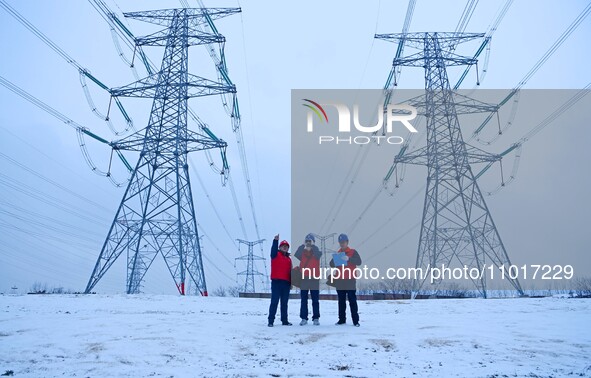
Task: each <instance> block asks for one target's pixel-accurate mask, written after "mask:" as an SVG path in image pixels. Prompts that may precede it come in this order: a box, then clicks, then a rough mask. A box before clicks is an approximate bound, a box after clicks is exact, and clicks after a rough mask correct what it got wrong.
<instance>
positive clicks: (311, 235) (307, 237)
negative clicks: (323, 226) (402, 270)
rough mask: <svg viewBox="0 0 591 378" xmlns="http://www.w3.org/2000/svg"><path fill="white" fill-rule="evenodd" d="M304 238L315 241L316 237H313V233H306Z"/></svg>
mask: <svg viewBox="0 0 591 378" xmlns="http://www.w3.org/2000/svg"><path fill="white" fill-rule="evenodd" d="M305 240H312V241H313V242H314V243H316V239H315V238H314V235H313V234H308V235H306V239H305Z"/></svg>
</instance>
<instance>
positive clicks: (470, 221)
mask: <svg viewBox="0 0 591 378" xmlns="http://www.w3.org/2000/svg"><path fill="white" fill-rule="evenodd" d="M483 36H484V34H476V33H403V34H378V35H376V36H375V37H376V38H378V39H384V40H389V41H394V42H398V44H399V49H400V47H401V46H403V45H407V46H410V47H412V48H415V49H417V50H418V52H417V53H415V54H412V55H409V56H404V57H403V56H401V57H396V58H395V59H394V62H393V66H394V67H401V66H410V67H420V68H423V69H424V71H425V94H424V95H423V96H419V97H418V98H415V99H412V100H411V101H410V102H409V104H410V105H413V106H415V107H417V108H418V109H419V114H423V115H424V116H425V118H426V120H427V145H426V146H425V147H422V148H419V149H417V150H415V151H410V152H404V153H403V154H401V155H399V156H396V157H395V159H394V164H404V163H406V164H416V165H424V166H426V167H427V190H426V192H425V202H424V208H423V217H422V225H421V234H420V236H419V247H418V252H417V260H416V268H421V269H424V270H428V269H429V267H431V268H434V267H439V268H440V267H441V265H442V264H445V266H446V267H449V266H450V264H452V263H453V264H456V263H459V264H460V265H464V266H467V267H468V268H470V269H471V268H477V269H478V270H479V271H483V270H484V269H485V266H490V265H495V266H496V267H498V268H501V267H502V269H504V270H505V276H507V277H509V278H508V279H507V281H509V283H510V284H511V285H512V286H513V287H514V288H515V290H516V291H517V292H518V293H519V294H520V295H523V290H522V289H521V285H520V284H519V281H518V280H517V279H512V278H510V277H511V276H510V274H509V272H508V269H509V268H508V267H509V266H510V265H511V261H510V260H509V256H508V255H507V251H506V250H505V246H504V244H503V242H502V241H501V236H500V235H499V232H498V230H497V227H496V225H495V223H494V222H493V219H492V216H491V214H490V211H489V209H488V206H487V205H486V202H485V201H484V197H483V195H482V192H481V191H480V188H479V186H478V183H477V179H478V176H477V175H474V173H473V171H472V167H471V165H472V164H476V163H490V162H496V161H499V160H500V159H501V156H500V155H498V154H491V153H488V152H485V151H482V150H480V149H478V148H476V147H474V146H471V145H469V144H468V143H466V142H464V139H463V137H462V131H461V129H460V122H459V120H458V114H470V113H478V112H491V111H495V110H496V109H497V106H496V105H489V104H484V103H481V102H480V101H476V100H473V99H471V98H468V97H465V96H460V95H458V94H456V93H455V92H454V91H452V89H451V87H450V85H449V80H448V76H447V66H459V65H472V64H477V61H476V59H475V58H469V57H463V56H460V55H457V54H455V53H454V51H455V48H456V46H457V45H458V44H459V43H462V42H466V41H469V40H473V39H476V38H482V37H483ZM477 68H478V67H477ZM470 279H471V280H472V282H473V284H474V285H475V286H476V288H477V289H478V291H479V292H480V294H481V295H482V296H483V297H484V298H486V296H487V293H486V274H481V275H480V277H476V278H473V277H472V276H470ZM425 280H427V277H426V276H425V279H424V280H418V279H415V280H414V283H413V290H412V292H413V294H412V295H413V297H414V296H416V294H417V293H418V292H419V291H420V290H421V288H422V286H423V284H424V283H425Z"/></svg>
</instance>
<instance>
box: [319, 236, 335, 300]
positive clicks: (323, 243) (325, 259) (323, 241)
mask: <svg viewBox="0 0 591 378" xmlns="http://www.w3.org/2000/svg"><path fill="white" fill-rule="evenodd" d="M335 235H336V233H334V232H333V233H331V234H328V235H318V234H314V237H315V238H316V239H318V240H320V252H322V260H320V268H322V269H324V268H326V269H329V268H330V265H329V261H330V260H331V259H332V257H330V258H329V256H328V253H326V241H327V240H328V239H332V241H333V242H334V237H335ZM331 291H332V290H331V287H330V286H328V292H329V293H330V292H331Z"/></svg>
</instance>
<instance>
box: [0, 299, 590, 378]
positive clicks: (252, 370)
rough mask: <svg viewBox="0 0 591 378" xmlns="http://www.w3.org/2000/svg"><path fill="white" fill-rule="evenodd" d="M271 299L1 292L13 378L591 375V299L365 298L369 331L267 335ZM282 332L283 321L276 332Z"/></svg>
mask: <svg viewBox="0 0 591 378" xmlns="http://www.w3.org/2000/svg"><path fill="white" fill-rule="evenodd" d="M268 305H269V301H268V300H266V299H238V298H216V297H209V298H203V297H178V296H152V295H140V296H125V295H110V296H108V295H88V296H75V295H46V296H38V295H29V296H0V374H3V373H4V372H6V371H8V370H12V371H14V376H15V377H58V376H59V377H62V376H77V377H104V376H130V377H148V376H164V377H197V376H213V377H219V376H222V377H226V376H228V377H231V376H267V377H269V376H271V377H286V376H294V377H295V376H297V377H300V376H305V377H309V376H312V377H325V376H351V377H385V376H397V377H413V376H415V377H565V376H577V377H579V376H582V377H591V326H590V325H591V300H585V299H568V298H542V299H488V300H484V299H463V300H453V299H448V300H416V301H361V302H360V303H359V311H360V316H361V323H362V325H361V327H359V328H356V327H353V326H351V325H350V324H348V325H346V326H335V325H334V322H335V321H336V318H337V316H336V312H337V303H336V302H334V301H322V302H321V319H320V320H321V325H320V326H313V325H308V326H304V327H300V326H299V325H297V322H298V321H299V319H298V316H297V314H298V313H299V301H298V300H291V301H290V307H289V313H290V321H291V322H293V323H294V326H292V327H285V326H281V325H280V324H281V323H280V322H279V320H278V319H277V321H276V326H275V327H273V328H269V327H267V320H266V314H267V309H268ZM277 324H279V325H277Z"/></svg>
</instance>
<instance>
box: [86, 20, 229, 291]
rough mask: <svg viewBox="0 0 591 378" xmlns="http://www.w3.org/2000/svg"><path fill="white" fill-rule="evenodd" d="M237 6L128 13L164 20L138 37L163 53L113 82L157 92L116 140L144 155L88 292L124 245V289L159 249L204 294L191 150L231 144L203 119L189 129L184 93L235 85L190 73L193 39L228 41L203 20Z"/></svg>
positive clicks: (178, 275) (136, 91)
mask: <svg viewBox="0 0 591 378" xmlns="http://www.w3.org/2000/svg"><path fill="white" fill-rule="evenodd" d="M237 12H240V8H210V9H206V8H198V9H186V8H183V9H168V10H155V11H145V12H133V13H125V17H129V18H134V19H138V20H142V21H146V22H150V23H153V24H156V25H161V26H165V29H163V30H161V31H159V32H156V33H153V34H150V35H148V36H146V37H141V38H136V46H138V47H139V46H165V50H164V58H163V59H162V66H161V69H160V71H159V72H156V73H154V74H151V75H150V76H148V77H146V78H144V79H141V80H139V81H137V82H134V83H132V84H130V85H127V86H125V87H121V88H115V89H111V90H110V92H111V96H112V97H146V98H153V104H152V111H151V113H150V119H149V122H148V126H147V127H146V128H145V129H144V130H141V131H140V132H137V133H135V134H132V135H130V136H129V137H127V138H124V139H122V140H120V141H117V142H112V143H111V146H112V147H113V148H114V149H115V150H128V151H139V152H140V157H139V160H138V162H137V165H136V167H135V169H134V170H133V173H132V175H131V179H130V181H129V185H128V186H127V189H126V190H125V194H124V196H123V199H122V200H121V204H120V205H119V208H118V210H117V213H116V215H115V219H114V220H113V223H112V225H111V228H110V229H109V233H108V234H107V238H106V240H105V243H104V244H103V247H102V250H101V253H100V255H99V257H98V260H97V262H96V265H95V267H94V270H93V272H92V275H91V276H90V279H89V281H88V285H87V286H86V290H85V292H86V293H89V292H90V291H91V290H92V289H93V288H94V286H95V285H96V284H97V283H98V282H99V280H100V279H101V278H102V277H103V276H104V274H105V273H106V272H107V270H108V269H109V268H110V267H111V266H112V265H113V263H114V262H115V260H117V258H118V257H119V256H120V255H121V253H123V252H124V251H125V252H126V253H127V293H129V294H132V293H138V292H139V290H140V285H141V282H142V280H143V279H144V276H145V274H146V272H147V271H148V269H149V268H150V266H151V264H152V262H153V261H154V259H155V257H156V255H158V254H161V255H162V257H163V258H164V261H165V262H166V265H167V267H168V270H169V271H170V274H171V275H172V278H173V280H174V282H175V284H176V288H177V290H178V292H179V293H180V294H182V295H184V294H185V283H186V280H187V279H190V280H191V281H192V283H193V284H194V285H195V286H196V288H197V289H198V290H199V292H200V293H201V294H202V295H207V286H206V284H205V276H204V273H203V263H202V260H201V247H200V243H199V236H198V232H197V222H196V220H195V209H194V205H193V194H192V192H191V184H190V181H189V170H188V164H187V154H188V153H189V152H193V151H201V150H206V149H212V148H220V149H221V151H222V154H223V156H225V148H226V146H227V144H226V142H224V141H223V140H220V139H218V138H217V137H216V136H215V135H214V134H213V133H212V132H211V131H210V130H209V129H207V128H206V127H204V128H202V129H201V130H200V132H195V131H192V130H188V129H187V100H188V99H189V98H190V97H199V96H208V95H217V94H223V93H234V92H236V89H235V87H234V86H233V85H225V84H222V83H219V82H214V81H211V80H207V79H205V78H202V77H199V76H195V75H191V74H189V73H188V71H187V65H188V47H189V46H190V45H202V44H208V43H222V42H225V38H224V37H223V36H221V35H220V34H210V33H207V32H204V31H202V30H201V26H202V25H204V24H205V23H206V22H208V20H209V21H211V20H212V19H217V18H221V17H224V16H228V15H231V14H233V13H237ZM224 160H225V157H224ZM187 276H188V277H187Z"/></svg>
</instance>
